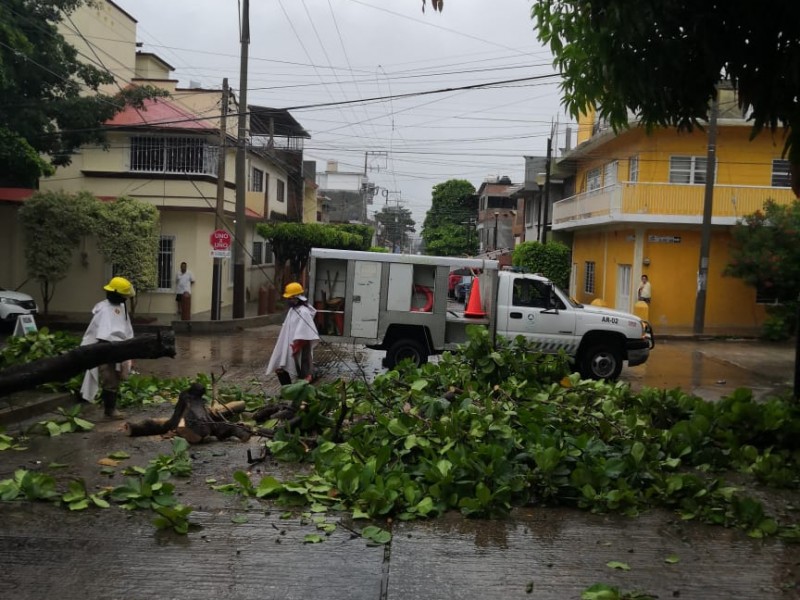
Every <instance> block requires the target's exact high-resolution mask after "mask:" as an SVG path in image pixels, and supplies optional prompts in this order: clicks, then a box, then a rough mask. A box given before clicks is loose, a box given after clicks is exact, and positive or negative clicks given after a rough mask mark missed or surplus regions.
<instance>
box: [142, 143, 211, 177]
mask: <svg viewBox="0 0 800 600" xmlns="http://www.w3.org/2000/svg"><path fill="white" fill-rule="evenodd" d="M130 170H131V171H137V172H145V173H200V174H205V175H216V174H217V147H216V146H210V145H208V144H207V143H206V140H205V138H192V137H158V136H134V137H132V138H131V166H130Z"/></svg>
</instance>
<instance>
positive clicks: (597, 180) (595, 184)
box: [586, 167, 603, 192]
mask: <svg viewBox="0 0 800 600" xmlns="http://www.w3.org/2000/svg"><path fill="white" fill-rule="evenodd" d="M601 187H603V170H602V169H601V168H600V167H596V168H594V169H590V170H588V171H586V191H587V192H593V191H595V190H599V189H600V188H601Z"/></svg>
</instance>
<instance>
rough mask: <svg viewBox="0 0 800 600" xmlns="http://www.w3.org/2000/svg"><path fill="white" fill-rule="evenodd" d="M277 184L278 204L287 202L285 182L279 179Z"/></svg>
mask: <svg viewBox="0 0 800 600" xmlns="http://www.w3.org/2000/svg"><path fill="white" fill-rule="evenodd" d="M275 183H277V184H278V193H277V200H278V202H286V184H285V183H283V180H281V179H278V181H276V182H275Z"/></svg>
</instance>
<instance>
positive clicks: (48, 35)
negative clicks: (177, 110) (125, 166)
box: [0, 0, 168, 186]
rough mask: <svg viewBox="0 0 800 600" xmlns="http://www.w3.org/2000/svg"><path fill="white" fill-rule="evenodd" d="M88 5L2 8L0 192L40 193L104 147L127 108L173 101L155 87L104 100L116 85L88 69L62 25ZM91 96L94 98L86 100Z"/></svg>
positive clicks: (37, 3)
mask: <svg viewBox="0 0 800 600" xmlns="http://www.w3.org/2000/svg"><path fill="white" fill-rule="evenodd" d="M83 3H84V0H3V2H1V3H0V98H2V99H3V100H2V102H0V185H16V186H33V185H34V184H35V183H36V180H37V179H38V178H39V177H40V176H42V175H50V174H52V173H53V172H54V169H55V167H57V166H61V165H67V164H69V163H70V160H71V157H72V153H73V152H74V150H75V149H76V148H78V147H80V146H81V145H83V144H87V143H104V142H105V133H104V131H103V128H102V125H103V123H104V122H105V121H107V120H108V119H110V118H111V117H113V116H114V115H115V114H116V113H118V112H119V111H121V110H122V109H124V108H125V107H126V106H127V105H131V106H137V107H141V106H142V102H143V100H144V99H145V98H149V97H156V96H167V95H168V94H167V92H165V91H163V90H156V89H155V88H152V87H133V86H131V87H127V88H124V89H123V90H122V91H120V92H119V93H118V94H117V95H115V96H110V95H107V94H100V93H98V91H97V90H98V89H99V86H101V85H105V84H110V83H113V82H114V78H113V77H112V76H111V74H110V73H109V72H108V71H106V70H105V69H102V68H98V67H95V66H92V65H90V64H88V62H83V61H82V60H81V57H80V56H79V54H78V52H77V51H76V50H75V48H73V47H72V46H71V45H69V44H68V43H67V41H66V40H65V39H64V37H63V36H62V35H61V34H60V33H59V31H58V24H59V23H60V22H61V21H62V20H63V19H65V18H68V17H69V15H70V14H71V13H72V12H73V11H74V10H75V9H76V8H78V7H79V6H80V5H81V4H83ZM87 92H90V93H87Z"/></svg>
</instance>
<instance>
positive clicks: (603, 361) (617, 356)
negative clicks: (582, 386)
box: [580, 344, 623, 381]
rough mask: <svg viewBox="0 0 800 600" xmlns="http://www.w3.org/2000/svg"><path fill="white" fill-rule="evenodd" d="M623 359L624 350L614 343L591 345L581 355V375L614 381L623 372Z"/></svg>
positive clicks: (587, 377)
mask: <svg viewBox="0 0 800 600" xmlns="http://www.w3.org/2000/svg"><path fill="white" fill-rule="evenodd" d="M622 360H623V359H622V352H620V350H619V348H617V347H616V346H614V345H612V344H597V345H595V346H591V347H590V348H588V349H587V350H586V351H585V352H584V353H583V355H582V357H581V361H580V371H581V376H582V377H585V378H586V379H607V380H608V381H614V380H616V379H617V378H618V377H619V374H620V373H621V372H622Z"/></svg>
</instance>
